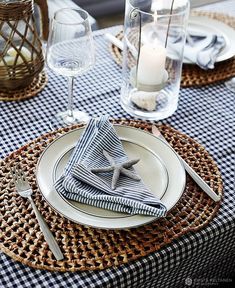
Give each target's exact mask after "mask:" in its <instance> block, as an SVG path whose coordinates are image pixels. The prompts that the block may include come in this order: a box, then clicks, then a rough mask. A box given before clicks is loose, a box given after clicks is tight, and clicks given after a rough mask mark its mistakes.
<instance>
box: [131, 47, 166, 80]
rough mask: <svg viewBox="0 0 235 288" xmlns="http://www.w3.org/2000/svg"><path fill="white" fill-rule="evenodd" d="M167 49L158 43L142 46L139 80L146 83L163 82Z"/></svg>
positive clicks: (138, 72)
mask: <svg viewBox="0 0 235 288" xmlns="http://www.w3.org/2000/svg"><path fill="white" fill-rule="evenodd" d="M165 63H166V49H165V48H164V47H163V46H161V45H158V44H155V45H150V44H144V45H143V46H142V47H141V48H140V55H139V64H138V71H137V81H138V82H139V83H141V84H144V85H158V84H161V83H162V81H163V77H164V71H165Z"/></svg>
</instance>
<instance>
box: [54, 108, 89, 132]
mask: <svg viewBox="0 0 235 288" xmlns="http://www.w3.org/2000/svg"><path fill="white" fill-rule="evenodd" d="M69 112H70V111H64V112H60V113H58V114H56V115H55V116H54V117H53V118H52V119H51V122H50V128H51V129H52V130H54V129H57V128H61V127H67V126H70V125H74V124H83V123H84V124H85V123H87V122H88V121H89V119H90V116H89V115H88V114H87V113H85V112H82V111H79V110H73V116H70V113H69Z"/></svg>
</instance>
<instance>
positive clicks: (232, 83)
mask: <svg viewBox="0 0 235 288" xmlns="http://www.w3.org/2000/svg"><path fill="white" fill-rule="evenodd" d="M224 84H225V86H226V87H227V88H228V89H229V90H230V91H232V92H235V77H234V78H232V79H230V80H228V81H226V82H225V83H224Z"/></svg>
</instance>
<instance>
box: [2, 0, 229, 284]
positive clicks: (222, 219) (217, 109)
mask: <svg viewBox="0 0 235 288" xmlns="http://www.w3.org/2000/svg"><path fill="white" fill-rule="evenodd" d="M234 4H235V3H234V1H226V2H223V7H222V9H220V8H221V7H220V6H219V4H216V5H213V6H210V7H209V6H208V7H206V8H205V7H203V10H206V9H207V10H210V11H211V10H212V9H213V10H218V11H220V12H226V11H227V12H229V13H230V14H233V15H235V5H234ZM119 30H120V27H112V28H108V29H104V30H100V31H97V32H95V34H94V35H95V44H96V55H97V56H96V65H95V67H94V68H93V69H92V70H91V71H90V72H89V73H87V74H86V75H83V76H81V77H79V78H78V79H77V80H76V85H75V95H74V97H75V106H76V107H77V108H79V109H82V110H84V111H86V112H87V113H89V115H90V116H94V117H96V116H100V115H102V114H109V115H110V117H112V118H121V117H122V118H127V119H131V116H129V115H127V114H126V112H124V111H123V109H122V108H121V106H120V101H119V95H120V84H121V68H120V67H119V66H118V65H117V64H116V63H115V62H114V61H113V59H112V57H111V54H110V52H109V43H107V42H106V40H105V39H104V37H103V34H104V33H105V32H107V31H108V32H111V33H113V34H115V33H116V32H118V31H119ZM48 78H49V81H48V84H47V86H46V88H45V89H44V90H43V91H41V93H39V94H38V95H37V96H36V97H34V98H32V99H29V100H26V101H23V102H0V123H1V128H0V135H1V138H0V139H1V146H0V148H1V149H0V153H1V157H2V158H4V157H5V156H6V155H7V154H9V153H10V152H11V151H13V150H15V149H17V148H18V147H20V146H22V145H23V144H25V143H27V142H28V141H29V140H30V139H34V138H35V137H37V136H39V135H41V134H43V133H45V132H47V131H49V122H50V117H51V116H52V115H54V114H55V113H56V112H58V111H61V110H63V109H65V108H66V103H67V85H66V82H65V79H63V78H62V77H58V76H56V75H54V74H53V73H51V72H50V71H48ZM234 97H235V94H234V93H233V92H231V91H229V90H228V89H227V88H226V87H225V85H224V84H223V83H220V84H214V85H208V86H205V87H197V88H184V89H181V91H180V101H179V106H178V109H177V111H176V112H175V113H174V115H173V116H171V117H169V118H168V119H166V120H164V121H161V122H162V123H167V124H169V125H171V126H173V127H174V128H176V129H178V130H179V131H182V132H184V133H186V134H188V135H189V136H190V137H192V138H194V139H195V140H197V141H198V142H199V143H201V144H202V145H203V146H204V147H205V148H206V149H207V151H208V152H209V153H210V154H211V155H212V157H213V158H214V159H215V161H216V162H217V164H218V166H219V169H220V171H221V173H222V178H223V182H224V199H223V202H222V205H221V208H220V210H219V213H218V215H217V216H216V217H215V218H214V219H213V220H212V221H211V222H210V223H209V225H208V226H206V227H205V228H203V229H201V230H200V231H198V232H194V233H192V232H191V233H188V234H186V235H184V236H183V237H181V238H179V239H178V240H177V241H174V242H173V243H171V244H169V245H167V246H165V247H164V248H163V249H161V250H160V251H158V252H156V253H152V254H150V255H149V256H148V257H143V258H141V259H140V260H138V261H134V262H131V263H130V264H126V265H122V266H119V267H114V268H110V269H106V270H103V271H87V272H77V273H70V272H66V273H58V272H48V271H42V270H36V269H32V268H30V267H27V266H25V265H22V264H21V263H19V262H15V261H13V260H12V259H11V258H10V257H9V256H7V255H5V254H4V253H0V287H17V288H18V287H189V286H191V287H193V286H192V285H194V284H195V285H196V284H198V283H199V284H200V283H201V285H202V284H203V283H204V282H205V281H215V282H216V283H219V282H222V283H226V282H230V281H232V280H231V275H232V272H234V271H235V258H234V253H231V252H232V251H234V250H235V243H234V239H235V237H234V236H235V206H234V201H235V194H234V184H233V181H234V162H235V148H234V143H235V139H234V138H235V133H234V124H235V123H234V115H235V100H234V99H235V98H234ZM226 277H227V278H226ZM200 281H201V282H200ZM203 281H204V282H203ZM185 285H186V286H185ZM204 285H205V284H204Z"/></svg>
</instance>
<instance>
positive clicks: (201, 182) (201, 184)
mask: <svg viewBox="0 0 235 288" xmlns="http://www.w3.org/2000/svg"><path fill="white" fill-rule="evenodd" d="M152 133H153V135H154V136H157V137H158V138H160V139H162V140H164V142H165V143H166V144H167V145H169V146H170V144H169V143H168V142H167V141H166V139H165V138H164V136H163V135H162V134H161V133H160V131H159V130H158V128H157V127H156V126H154V125H152ZM170 147H171V146H170ZM171 148H172V147H171ZM175 153H176V154H177V155H178V157H179V159H180V160H181V162H182V164H183V165H184V169H185V170H186V171H187V172H188V174H189V175H190V176H191V177H192V178H193V180H194V181H195V182H196V183H197V184H198V186H199V187H200V188H201V189H202V190H203V191H204V192H205V193H206V194H207V195H208V196H210V197H211V199H213V200H214V201H215V202H218V201H220V199H221V197H220V196H219V195H217V194H216V193H215V192H214V191H213V190H212V189H211V188H210V186H209V185H208V184H207V183H206V182H205V181H204V180H203V179H202V178H201V177H200V176H199V175H198V174H197V172H196V171H194V170H193V169H192V168H191V167H190V166H189V165H188V164H187V163H186V162H185V161H184V159H183V158H181V156H180V155H179V154H178V153H177V152H176V151H175Z"/></svg>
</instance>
